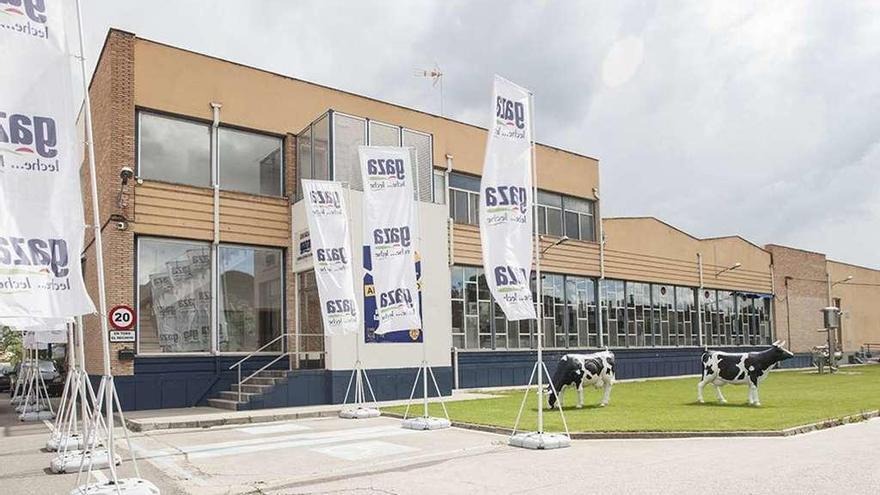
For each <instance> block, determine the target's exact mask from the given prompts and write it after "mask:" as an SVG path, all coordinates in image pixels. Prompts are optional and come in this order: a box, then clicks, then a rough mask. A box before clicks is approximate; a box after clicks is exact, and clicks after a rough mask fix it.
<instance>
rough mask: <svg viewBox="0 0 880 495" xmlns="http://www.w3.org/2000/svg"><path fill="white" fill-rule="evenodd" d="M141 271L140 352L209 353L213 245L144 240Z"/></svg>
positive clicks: (140, 251) (139, 260)
mask: <svg viewBox="0 0 880 495" xmlns="http://www.w3.org/2000/svg"><path fill="white" fill-rule="evenodd" d="M137 274H138V307H137V312H138V339H139V346H138V352H140V353H145V354H150V353H172V352H208V351H210V350H211V248H210V246H209V245H208V244H207V243H195V242H179V241H168V240H161V239H140V241H139V242H138V255H137Z"/></svg>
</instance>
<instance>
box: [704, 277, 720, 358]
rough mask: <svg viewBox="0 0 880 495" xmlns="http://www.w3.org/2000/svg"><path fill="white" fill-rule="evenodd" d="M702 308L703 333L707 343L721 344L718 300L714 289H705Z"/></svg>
mask: <svg viewBox="0 0 880 495" xmlns="http://www.w3.org/2000/svg"><path fill="white" fill-rule="evenodd" d="M700 308H701V311H702V312H703V335H704V336H705V337H706V340H705V343H706V345H721V336H720V334H719V332H718V331H719V329H720V326H719V325H718V315H717V311H716V308H717V301H716V293H715V290H714V289H703V290H702V293H701V294H700Z"/></svg>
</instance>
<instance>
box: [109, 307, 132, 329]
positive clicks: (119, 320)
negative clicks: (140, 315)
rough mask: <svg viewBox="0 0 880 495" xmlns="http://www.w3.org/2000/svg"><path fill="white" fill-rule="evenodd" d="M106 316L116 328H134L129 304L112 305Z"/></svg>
mask: <svg viewBox="0 0 880 495" xmlns="http://www.w3.org/2000/svg"><path fill="white" fill-rule="evenodd" d="M107 316H108V318H110V325H112V326H113V328H115V329H117V330H131V329H132V328H134V324H135V315H134V310H133V309H131V306H128V305H126V304H120V305H118V306H113V308H112V309H111V310H110V313H109V314H108V315H107Z"/></svg>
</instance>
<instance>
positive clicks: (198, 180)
mask: <svg viewBox="0 0 880 495" xmlns="http://www.w3.org/2000/svg"><path fill="white" fill-rule="evenodd" d="M138 125H139V127H138V136H139V137H138V175H139V176H141V177H143V178H145V179H155V180H161V181H165V182H174V183H178V184H188V185H191V186H199V187H210V186H211V126H210V125H208V124H203V123H200V122H193V121H189V120H183V119H178V118H174V117H166V116H163V115H156V114H152V113H146V112H141V113H140V114H139V124H138Z"/></svg>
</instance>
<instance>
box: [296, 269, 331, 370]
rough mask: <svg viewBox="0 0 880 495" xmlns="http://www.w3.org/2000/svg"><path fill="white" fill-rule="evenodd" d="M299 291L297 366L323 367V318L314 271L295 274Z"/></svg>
mask: <svg viewBox="0 0 880 495" xmlns="http://www.w3.org/2000/svg"><path fill="white" fill-rule="evenodd" d="M297 289H298V292H299V329H298V332H297V334H296V339H297V345H295V346H293V347H294V349H296V350H297V356H296V363H297V367H298V368H301V369H302V368H308V369H314V368H323V367H324V320H323V319H322V317H321V300H320V298H319V297H318V283H317V281H315V271H314V270H309V271H306V272H302V273H298V274H297Z"/></svg>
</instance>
